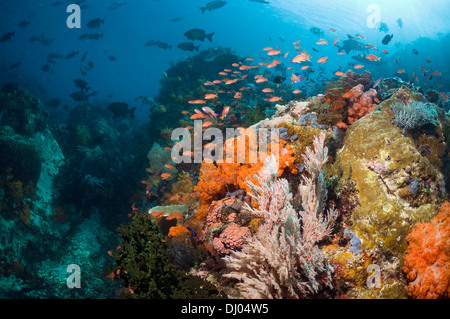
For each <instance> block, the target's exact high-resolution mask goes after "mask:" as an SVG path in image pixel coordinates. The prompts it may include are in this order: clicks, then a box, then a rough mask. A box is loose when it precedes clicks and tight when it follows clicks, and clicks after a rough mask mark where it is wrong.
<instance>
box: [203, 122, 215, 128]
mask: <svg viewBox="0 0 450 319" xmlns="http://www.w3.org/2000/svg"><path fill="white" fill-rule="evenodd" d="M211 125H213V123H212V122H210V121H206V122H204V123H203V124H202V127H209V126H211Z"/></svg>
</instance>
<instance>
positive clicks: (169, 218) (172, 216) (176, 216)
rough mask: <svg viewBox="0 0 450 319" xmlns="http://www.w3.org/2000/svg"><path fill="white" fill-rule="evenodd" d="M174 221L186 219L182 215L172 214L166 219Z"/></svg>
mask: <svg viewBox="0 0 450 319" xmlns="http://www.w3.org/2000/svg"><path fill="white" fill-rule="evenodd" d="M172 219H184V217H183V215H181V214H180V213H177V212H172V213H170V214H169V216H167V217H166V220H172Z"/></svg>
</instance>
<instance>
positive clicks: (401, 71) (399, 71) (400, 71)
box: [397, 69, 405, 74]
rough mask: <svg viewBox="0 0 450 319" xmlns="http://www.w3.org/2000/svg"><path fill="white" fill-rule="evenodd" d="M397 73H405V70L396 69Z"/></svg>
mask: <svg viewBox="0 0 450 319" xmlns="http://www.w3.org/2000/svg"><path fill="white" fill-rule="evenodd" d="M397 73H398V74H403V73H405V70H403V69H400V70H398V71H397Z"/></svg>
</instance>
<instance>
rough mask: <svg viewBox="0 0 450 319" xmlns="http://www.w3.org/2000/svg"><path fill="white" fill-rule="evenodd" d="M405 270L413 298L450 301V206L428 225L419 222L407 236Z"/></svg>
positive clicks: (409, 291)
mask: <svg viewBox="0 0 450 319" xmlns="http://www.w3.org/2000/svg"><path fill="white" fill-rule="evenodd" d="M408 241H409V247H408V250H407V252H406V256H405V267H404V271H405V272H406V274H407V277H408V279H409V280H411V282H410V283H409V286H408V293H409V294H410V295H411V296H412V297H414V298H421V299H435V298H450V203H449V202H446V203H444V204H443V205H442V207H441V210H440V213H439V214H438V215H437V216H436V217H434V218H433V219H432V220H431V222H429V223H417V224H416V225H415V228H414V230H413V231H412V232H411V234H410V235H409V236H408Z"/></svg>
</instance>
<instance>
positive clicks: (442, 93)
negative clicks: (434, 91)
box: [439, 92, 448, 101]
mask: <svg viewBox="0 0 450 319" xmlns="http://www.w3.org/2000/svg"><path fill="white" fill-rule="evenodd" d="M439 94H440V95H441V96H442V98H443V99H444V101H447V100H448V97H447V95H445V93H444V92H441V93H439Z"/></svg>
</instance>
